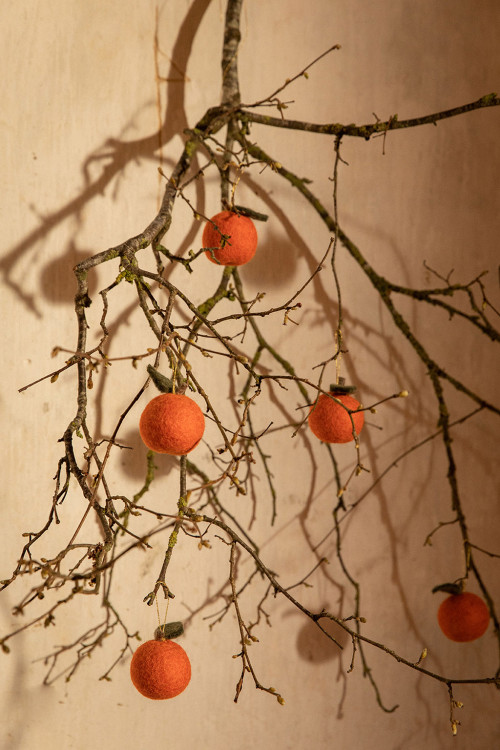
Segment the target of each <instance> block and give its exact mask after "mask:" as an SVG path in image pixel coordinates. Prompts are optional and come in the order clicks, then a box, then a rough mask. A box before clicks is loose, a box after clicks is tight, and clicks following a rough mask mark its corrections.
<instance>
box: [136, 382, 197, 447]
mask: <svg viewBox="0 0 500 750" xmlns="http://www.w3.org/2000/svg"><path fill="white" fill-rule="evenodd" d="M204 431H205V418H204V416H203V412H202V410H201V409H200V407H199V406H198V404H197V403H195V402H194V401H193V399H192V398H189V396H184V395H183V394H180V393H162V394H161V395H160V396H156V398H153V399H152V400H151V401H150V402H149V404H147V405H146V408H145V409H144V411H143V412H142V414H141V418H140V420H139V432H140V433H141V438H142V439H143V441H144V443H145V444H146V445H147V447H148V448H150V449H151V450H153V451H155V452H156V453H169V454H170V455H171V456H183V455H185V454H186V453H189V452H190V451H192V450H193V448H196V446H197V445H198V443H199V442H200V440H201V438H202V437H203V433H204Z"/></svg>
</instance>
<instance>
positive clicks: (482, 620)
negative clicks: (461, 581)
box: [437, 591, 490, 643]
mask: <svg viewBox="0 0 500 750" xmlns="http://www.w3.org/2000/svg"><path fill="white" fill-rule="evenodd" d="M437 618H438V623H439V627H440V628H441V630H442V631H443V633H444V634H445V636H446V637H447V638H449V639H450V640H451V641H457V642H458V643H463V642H465V641H475V640H476V638H480V637H481V636H482V635H483V633H485V632H486V630H487V628H488V625H489V622H490V612H489V610H488V607H487V606H486V604H485V602H484V601H483V600H482V599H481V597H480V596H477V595H476V594H472V593H470V592H468V591H464V592H463V593H462V594H452V595H451V596H449V597H448V598H447V599H445V600H444V601H442V602H441V604H440V606H439V609H438V614H437Z"/></svg>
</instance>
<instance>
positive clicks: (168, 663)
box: [130, 639, 191, 701]
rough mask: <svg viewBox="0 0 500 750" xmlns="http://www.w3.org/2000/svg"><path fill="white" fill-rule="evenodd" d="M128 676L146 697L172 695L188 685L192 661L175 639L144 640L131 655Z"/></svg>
mask: <svg viewBox="0 0 500 750" xmlns="http://www.w3.org/2000/svg"><path fill="white" fill-rule="evenodd" d="M130 678H131V680H132V682H133V684H134V686H135V687H136V688H137V690H138V691H139V692H140V693H141V695H144V697H145V698H150V699H151V700H154V701H161V700H166V699H167V698H175V696H176V695H179V694H180V693H182V691H183V690H185V689H186V687H187V686H188V684H189V681H190V679H191V663H190V661H189V657H188V655H187V654H186V652H185V651H184V649H183V648H182V646H179V644H178V643H175V642H174V641H170V640H165V639H158V640H156V639H155V640H152V641H146V642H145V643H142V644H141V645H140V646H139V648H138V649H137V650H136V651H135V652H134V655H133V656H132V661H131V662H130Z"/></svg>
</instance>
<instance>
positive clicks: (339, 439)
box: [309, 391, 365, 443]
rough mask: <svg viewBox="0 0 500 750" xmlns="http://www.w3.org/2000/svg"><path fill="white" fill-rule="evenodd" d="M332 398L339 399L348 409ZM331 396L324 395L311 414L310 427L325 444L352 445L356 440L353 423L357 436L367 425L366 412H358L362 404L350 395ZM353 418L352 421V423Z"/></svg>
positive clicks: (336, 394)
mask: <svg viewBox="0 0 500 750" xmlns="http://www.w3.org/2000/svg"><path fill="white" fill-rule="evenodd" d="M330 396H334V397H335V398H336V399H338V400H339V401H340V402H341V403H342V404H344V406H346V407H347V409H350V410H351V411H352V412H353V413H352V414H351V415H349V412H348V411H346V409H344V407H343V406H341V405H340V404H338V403H337V402H336V401H333V400H332V399H331V398H330ZM330 396H327V395H326V394H325V393H322V394H321V395H320V397H319V398H318V400H317V402H316V404H314V406H312V407H311V411H310V412H309V427H310V428H311V430H312V431H313V433H314V434H315V435H316V437H317V438H319V439H320V440H322V441H323V443H350V442H351V440H354V437H353V423H354V429H355V430H356V434H357V435H359V433H360V432H361V430H362V428H363V425H364V423H365V415H364V412H362V411H359V412H357V411H356V409H359V407H360V403H359V401H357V400H356V399H355V398H353V397H352V396H350V395H349V394H348V393H335V391H330ZM351 417H352V421H351Z"/></svg>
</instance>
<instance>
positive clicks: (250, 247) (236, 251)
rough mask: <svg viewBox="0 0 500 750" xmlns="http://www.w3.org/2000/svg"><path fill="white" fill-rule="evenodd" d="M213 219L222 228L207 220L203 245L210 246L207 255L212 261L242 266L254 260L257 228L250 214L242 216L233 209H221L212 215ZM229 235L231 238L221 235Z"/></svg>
mask: <svg viewBox="0 0 500 750" xmlns="http://www.w3.org/2000/svg"><path fill="white" fill-rule="evenodd" d="M212 221H213V222H214V224H216V226H217V227H218V228H219V229H220V232H218V231H217V229H215V227H214V226H213V225H212V224H211V223H210V222H207V223H206V224H205V228H204V230H203V237H202V243H203V247H206V248H210V249H209V250H206V251H205V255H206V256H207V258H208V259H209V260H211V261H212V263H217V264H218V265H221V266H242V265H244V264H245V263H248V261H249V260H252V258H253V256H254V255H255V251H256V250H257V230H256V229H255V225H254V223H253V221H252V220H251V219H250V218H249V217H248V216H240V215H238V214H236V213H234V212H233V211H221V213H219V214H216V215H215V216H212ZM221 232H222V234H224V235H229V239H227V240H226V239H224V238H223V237H221Z"/></svg>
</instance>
